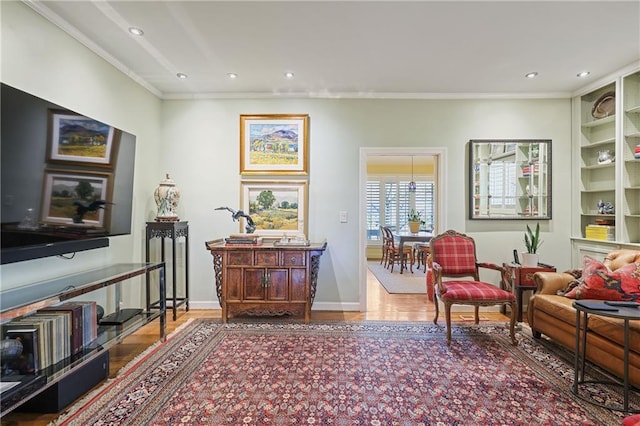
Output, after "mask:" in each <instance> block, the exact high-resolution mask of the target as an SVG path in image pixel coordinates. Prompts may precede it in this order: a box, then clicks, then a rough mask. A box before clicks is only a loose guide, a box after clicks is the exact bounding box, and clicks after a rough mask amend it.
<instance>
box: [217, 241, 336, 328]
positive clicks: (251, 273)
mask: <svg viewBox="0 0 640 426" xmlns="http://www.w3.org/2000/svg"><path fill="white" fill-rule="evenodd" d="M205 244H206V248H207V250H209V251H210V252H211V255H212V256H213V269H214V273H215V280H216V294H217V296H218V300H219V301H220V306H221V307H222V321H223V322H227V319H228V318H229V317H230V316H235V315H243V314H244V315H255V316H273V315H296V316H303V317H304V322H305V323H308V322H309V318H310V316H311V305H312V304H313V299H314V298H315V295H316V286H317V283H318V269H319V268H320V256H322V254H323V253H324V251H325V249H326V247H327V243H326V242H322V243H311V244H310V245H309V246H295V245H287V244H283V245H279V244H278V242H265V243H262V244H260V245H256V246H251V245H228V244H225V242H224V240H214V241H208V242H206V243H205Z"/></svg>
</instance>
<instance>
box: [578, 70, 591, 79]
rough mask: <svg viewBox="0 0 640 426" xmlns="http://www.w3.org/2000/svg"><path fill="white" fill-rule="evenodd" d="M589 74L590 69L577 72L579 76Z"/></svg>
mask: <svg viewBox="0 0 640 426" xmlns="http://www.w3.org/2000/svg"><path fill="white" fill-rule="evenodd" d="M589 74H591V73H590V72H589V71H581V72H579V73H578V74H577V76H578V77H580V78H582V77H586V76H588V75H589Z"/></svg>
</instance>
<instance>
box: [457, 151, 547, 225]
mask: <svg viewBox="0 0 640 426" xmlns="http://www.w3.org/2000/svg"><path fill="white" fill-rule="evenodd" d="M469 219H500V220H504V219H551V140H548V139H544V140H539V139H534V140H524V139H522V140H470V141H469Z"/></svg>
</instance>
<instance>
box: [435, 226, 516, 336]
mask: <svg viewBox="0 0 640 426" xmlns="http://www.w3.org/2000/svg"><path fill="white" fill-rule="evenodd" d="M431 261H432V270H433V277H434V282H435V287H436V288H435V290H436V291H435V294H436V300H435V305H436V315H435V318H434V319H433V322H434V323H436V324H437V323H438V315H439V307H438V299H439V300H441V301H442V303H444V313H445V320H446V322H447V344H450V343H451V305H454V304H458V305H472V306H474V307H475V322H476V324H478V322H479V316H478V310H479V307H480V306H492V305H509V306H510V307H511V322H510V334H511V341H512V343H513V344H514V345H517V344H518V342H517V340H516V337H515V332H514V326H515V323H516V318H517V314H518V312H517V304H516V298H515V296H514V294H513V293H511V292H509V291H506V290H504V289H502V288H500V287H496V286H495V285H492V284H489V283H486V282H482V281H480V275H479V272H478V268H488V269H494V270H497V271H501V272H502V268H501V267H500V266H498V265H496V264H493V263H478V261H477V258H476V245H475V242H474V241H473V238H471V237H468V236H466V235H465V234H461V233H459V232H456V231H453V230H448V231H446V232H444V233H443V234H440V235H438V236H436V237H434V238H432V239H431ZM446 278H456V280H446ZM463 278H470V279H466V280H465V279H463Z"/></svg>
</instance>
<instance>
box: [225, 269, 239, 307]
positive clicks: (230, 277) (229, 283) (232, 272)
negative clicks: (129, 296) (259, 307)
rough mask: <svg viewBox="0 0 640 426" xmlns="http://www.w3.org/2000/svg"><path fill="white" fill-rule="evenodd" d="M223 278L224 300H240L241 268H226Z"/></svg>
mask: <svg viewBox="0 0 640 426" xmlns="http://www.w3.org/2000/svg"><path fill="white" fill-rule="evenodd" d="M226 273H227V276H226V278H225V281H226V282H225V287H226V293H227V294H226V300H227V301H238V300H242V278H243V274H242V268H227V270H226Z"/></svg>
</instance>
